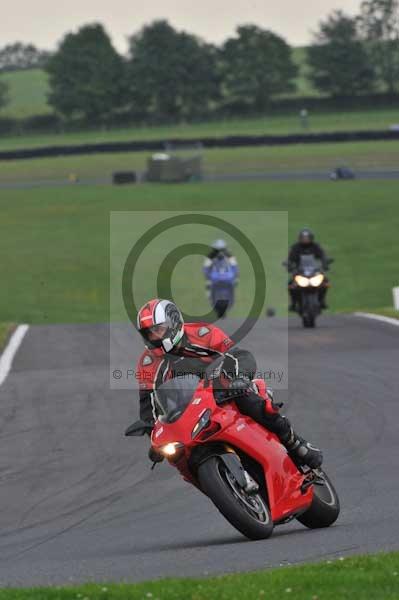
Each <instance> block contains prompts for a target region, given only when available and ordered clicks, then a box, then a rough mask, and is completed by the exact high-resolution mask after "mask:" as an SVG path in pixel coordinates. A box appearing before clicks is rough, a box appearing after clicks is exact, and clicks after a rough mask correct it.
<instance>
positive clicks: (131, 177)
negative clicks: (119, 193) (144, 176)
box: [112, 171, 137, 185]
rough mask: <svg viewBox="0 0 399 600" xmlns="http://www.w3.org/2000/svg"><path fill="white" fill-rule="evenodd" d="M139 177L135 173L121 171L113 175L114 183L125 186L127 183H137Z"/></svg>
mask: <svg viewBox="0 0 399 600" xmlns="http://www.w3.org/2000/svg"><path fill="white" fill-rule="evenodd" d="M136 182H137V175H136V173H135V172H134V171H119V172H117V173H113V174H112V183H113V184H115V185H125V184H127V183H136Z"/></svg>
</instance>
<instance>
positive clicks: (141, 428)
mask: <svg viewBox="0 0 399 600" xmlns="http://www.w3.org/2000/svg"><path fill="white" fill-rule="evenodd" d="M151 431H152V425H151V424H150V423H146V422H145V421H136V422H135V423H133V424H132V425H130V427H128V428H127V429H126V431H125V435H126V436H131V435H134V436H137V437H139V436H141V435H145V434H146V433H151Z"/></svg>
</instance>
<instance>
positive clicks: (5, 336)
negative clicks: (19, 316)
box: [0, 323, 15, 354]
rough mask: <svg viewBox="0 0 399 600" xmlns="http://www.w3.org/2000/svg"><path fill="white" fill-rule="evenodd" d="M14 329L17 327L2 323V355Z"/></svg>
mask: <svg viewBox="0 0 399 600" xmlns="http://www.w3.org/2000/svg"><path fill="white" fill-rule="evenodd" d="M14 329H15V325H13V324H12V323H0V354H1V352H2V351H3V350H4V348H5V346H6V344H7V342H8V340H9V338H10V335H11V334H12V332H13V330H14Z"/></svg>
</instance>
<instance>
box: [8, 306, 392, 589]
mask: <svg viewBox="0 0 399 600" xmlns="http://www.w3.org/2000/svg"><path fill="white" fill-rule="evenodd" d="M228 325H229V324H228V323H227V328H228ZM398 342H399V332H398V329H397V328H396V327H392V326H390V325H386V324H383V323H377V322H372V321H368V320H366V319H362V318H356V317H344V316H343V317H324V318H322V319H321V320H320V326H319V328H318V329H316V330H314V331H311V330H308V331H305V330H302V329H301V327H300V325H299V322H297V320H296V319H293V320H292V321H291V322H290V365H289V366H290V392H289V398H288V401H287V404H286V407H285V409H286V413H287V414H288V415H289V416H290V417H291V418H292V420H293V421H294V423H295V424H296V426H297V429H299V430H300V431H301V433H303V434H304V435H305V436H308V437H309V438H310V439H311V440H312V441H313V442H315V443H317V444H321V445H322V446H323V448H324V450H325V456H326V460H325V467H326V470H327V471H328V473H329V474H330V476H331V477H332V479H333V481H334V482H335V484H336V487H337V489H338V491H339V493H340V497H341V502H342V512H341V517H340V519H339V521H338V522H337V524H336V525H335V526H334V527H332V528H330V529H328V530H318V531H310V530H307V529H305V528H304V527H303V526H302V525H300V524H299V523H297V522H293V523H291V524H290V525H288V526H284V527H280V528H276V530H275V532H274V534H273V537H272V538H271V539H270V540H268V541H264V542H247V541H246V540H245V539H244V538H242V537H241V536H240V535H239V534H238V533H237V532H236V531H235V530H234V529H232V528H231V526H230V525H229V524H228V523H227V522H226V521H224V519H223V518H222V517H221V516H220V515H219V514H218V513H217V511H216V509H215V508H214V507H213V505H211V503H210V502H209V501H208V499H207V498H205V497H203V496H202V495H201V494H199V493H198V492H196V491H195V490H194V489H193V488H191V487H190V486H189V485H187V484H185V483H184V482H182V481H181V480H180V479H179V477H178V476H177V474H175V472H174V470H173V469H172V468H169V467H168V465H165V464H163V465H161V466H159V467H158V468H157V469H156V470H155V471H150V470H149V463H148V460H147V458H146V452H147V447H148V441H147V440H143V439H140V438H133V439H126V438H124V437H123V436H122V432H123V430H124V428H125V426H126V425H127V424H129V423H130V422H132V421H133V420H134V419H135V417H136V414H137V403H136V399H135V397H132V392H130V391H126V390H125V391H110V390H109V365H108V331H107V328H106V327H105V326H61V325H60V326H49V327H32V328H31V329H30V330H29V332H28V334H27V337H26V338H25V340H24V343H23V345H22V347H21V349H20V350H19V353H18V355H17V357H16V360H15V363H14V367H13V370H12V372H11V374H10V376H9V378H8V379H7V381H6V382H5V384H4V386H3V387H2V388H1V390H0V398H1V400H0V402H1V404H0V530H1V536H0V585H3V586H4V585H11V586H16V585H21V586H22V585H23V586H26V585H47V584H63V583H75V582H78V581H90V580H97V581H111V580H112V581H120V580H127V581H137V580H145V579H152V578H156V577H161V576H173V575H176V576H181V575H204V574H211V573H226V572H233V571H248V570H255V569H262V568H268V567H271V566H276V565H277V566H278V565H281V564H283V565H285V564H289V563H295V562H302V561H311V560H319V559H328V558H332V557H337V556H341V555H346V554H352V553H363V552H372V551H377V550H392V549H399V520H398V518H397V509H398V507H397V500H398V497H399V478H398V477H397V457H398V450H399V437H398V435H397V423H398V421H399V403H398V394H399V369H398V365H399V344H398ZM251 349H252V350H256V348H251ZM121 351H122V348H121ZM138 351H139V349H138V347H137V348H132V358H133V359H134V358H135V357H136V356H137V354H138ZM281 394H282V395H283V392H281Z"/></svg>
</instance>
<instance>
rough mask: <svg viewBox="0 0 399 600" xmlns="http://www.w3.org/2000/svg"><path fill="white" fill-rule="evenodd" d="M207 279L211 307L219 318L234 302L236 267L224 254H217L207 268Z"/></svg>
mask: <svg viewBox="0 0 399 600" xmlns="http://www.w3.org/2000/svg"><path fill="white" fill-rule="evenodd" d="M208 281H209V292H210V301H211V305H212V308H213V309H214V311H215V312H216V314H217V316H218V318H219V319H221V318H222V317H224V316H225V315H226V312H227V311H228V310H229V309H230V308H231V307H232V306H233V304H234V290H235V286H236V284H237V268H236V267H234V266H232V265H231V264H230V262H229V260H228V259H227V258H226V257H225V256H217V257H216V258H214V260H213V264H212V267H211V269H210V270H209V274H208Z"/></svg>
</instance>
